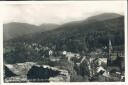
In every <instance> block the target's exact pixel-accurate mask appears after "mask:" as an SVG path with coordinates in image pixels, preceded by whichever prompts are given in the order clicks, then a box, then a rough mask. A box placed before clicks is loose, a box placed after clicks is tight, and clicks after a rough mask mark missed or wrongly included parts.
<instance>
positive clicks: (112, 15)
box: [86, 13, 122, 21]
mask: <svg viewBox="0 0 128 85" xmlns="http://www.w3.org/2000/svg"><path fill="white" fill-rule="evenodd" d="M120 16H122V15H120V14H116V13H103V14H100V15H95V16H92V17H88V18H87V20H86V21H92V20H93V21H103V20H107V19H114V18H118V17H120Z"/></svg>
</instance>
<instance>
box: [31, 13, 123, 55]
mask: <svg viewBox="0 0 128 85" xmlns="http://www.w3.org/2000/svg"><path fill="white" fill-rule="evenodd" d="M100 16H101V18H102V19H99V18H100ZM103 17H104V18H103ZM93 19H95V20H96V21H93V22H92V21H91V22H88V20H93ZM98 19H99V20H98ZM40 36H41V37H40ZM29 39H30V38H29ZM109 39H110V40H112V44H113V45H114V46H120V45H123V44H124V16H121V15H118V14H101V15H97V16H93V17H90V18H88V19H87V21H86V20H83V21H77V22H70V23H67V24H64V25H62V26H59V27H58V28H57V29H55V30H52V31H48V32H43V33H41V34H37V35H35V36H33V39H32V40H33V41H34V40H36V41H37V42H41V43H43V44H44V45H47V46H48V45H52V46H55V47H56V48H57V49H58V50H62V49H66V50H69V51H74V52H76V51H77V50H84V49H85V48H88V49H93V48H101V47H103V46H107V45H108V41H109ZM30 40H31V39H30Z"/></svg>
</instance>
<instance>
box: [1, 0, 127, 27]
mask: <svg viewBox="0 0 128 85" xmlns="http://www.w3.org/2000/svg"><path fill="white" fill-rule="evenodd" d="M124 4H125V2H124V1H85V2H70V3H69V2H57V3H56V2H50V3H46V2H43V3H40V4H39V3H38V4H6V5H2V10H3V15H2V17H3V22H4V23H10V22H22V23H29V24H34V25H41V24H44V23H55V24H63V23H67V22H71V21H78V20H83V19H86V18H87V17H90V16H94V15H98V14H102V13H118V14H121V15H124V8H125V5H124Z"/></svg>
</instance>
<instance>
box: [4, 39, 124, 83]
mask: <svg viewBox="0 0 128 85" xmlns="http://www.w3.org/2000/svg"><path fill="white" fill-rule="evenodd" d="M24 46H25V47H26V48H30V49H32V48H33V49H34V51H36V52H37V53H39V52H40V51H41V50H42V49H43V50H44V52H43V54H44V55H43V56H41V60H40V62H31V61H30V62H24V63H15V64H5V65H4V81H5V82H72V81H76V80H77V77H78V76H80V78H81V80H80V81H82V82H84V81H88V82H89V81H92V82H95V81H101V82H103V81H108V82H110V81H125V76H124V75H125V73H124V71H125V69H124V55H123V54H124V53H123V52H121V51H120V52H119V51H113V48H114V47H113V46H112V43H111V41H110V40H109V45H108V47H107V46H106V47H104V49H106V50H108V51H106V52H105V51H103V50H101V49H97V51H95V52H90V53H88V54H86V55H81V54H79V53H72V52H68V51H66V50H64V51H59V52H56V51H54V50H52V49H50V48H49V47H42V46H41V45H38V44H36V43H32V45H27V44H25V43H24ZM13 50H14V49H13ZM42 59H43V60H42ZM78 78H79V77H78Z"/></svg>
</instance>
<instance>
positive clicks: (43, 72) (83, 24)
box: [3, 1, 125, 83]
mask: <svg viewBox="0 0 128 85" xmlns="http://www.w3.org/2000/svg"><path fill="white" fill-rule="evenodd" d="M4 13H5V14H4V24H3V39H4V41H3V44H4V46H3V49H4V53H3V60H4V61H3V67H4V68H3V71H4V78H3V79H4V82H5V83H17V82H18V83H22V82H24V83H25V82H117V81H118V82H124V81H125V62H124V61H125V55H124V41H125V40H124V39H125V38H124V3H123V2H120V1H118V2H112V1H104V2H100V1H98V2H95V1H91V2H89V1H88V2H86V3H85V2H81V3H80V2H79V3H70V4H69V3H68V4H66V3H64V4H62V3H61V4H59V3H58V4H55V3H54V4H52V3H49V4H43V3H42V4H8V5H4Z"/></svg>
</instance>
